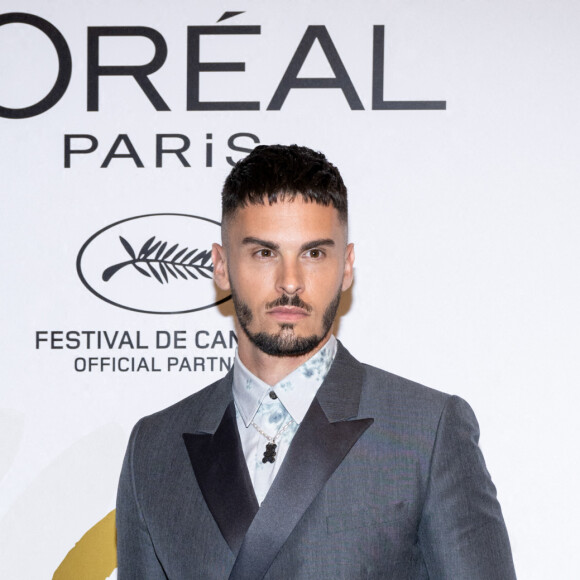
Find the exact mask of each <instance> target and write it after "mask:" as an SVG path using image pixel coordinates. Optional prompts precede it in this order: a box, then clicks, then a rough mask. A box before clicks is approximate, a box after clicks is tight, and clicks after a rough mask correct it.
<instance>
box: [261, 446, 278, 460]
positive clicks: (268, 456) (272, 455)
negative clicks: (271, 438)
mask: <svg viewBox="0 0 580 580" xmlns="http://www.w3.org/2000/svg"><path fill="white" fill-rule="evenodd" d="M276 447H278V446H277V445H276V443H266V451H264V457H263V458H262V463H274V461H275V460H276Z"/></svg>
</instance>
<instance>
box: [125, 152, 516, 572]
mask: <svg viewBox="0 0 580 580" xmlns="http://www.w3.org/2000/svg"><path fill="white" fill-rule="evenodd" d="M222 207H223V221H222V245H218V244H214V246H213V262H214V277H215V281H216V283H217V285H218V286H219V287H220V288H222V289H224V290H229V291H231V294H232V298H233V301H234V306H235V312H236V330H237V334H238V340H239V344H238V352H237V356H236V360H235V363H234V367H233V369H232V371H230V373H228V375H226V377H224V378H223V379H222V380H220V381H218V382H217V383H214V384H213V385H211V386H209V387H207V388H206V389H204V390H202V391H200V392H198V393H196V394H194V395H192V396H191V397H189V398H187V399H185V400H184V401H181V402H180V403H177V404H176V405H174V406H172V407H170V408H168V409H166V410H164V411H161V412H160V413H157V414H155V415H152V416H150V417H146V418H145V419H142V420H141V421H140V422H139V423H138V424H137V425H136V427H135V429H134V430H133V433H132V435H131V440H130V442H129V448H128V450H127V454H126V458H125V463H124V466H123V472H122V474H121V480H120V484H119V496H118V506H117V530H118V553H119V580H126V579H138V580H154V579H155V580H156V579H165V578H169V579H172V580H181V579H186V578H187V579H191V578H199V579H203V580H206V579H207V580H209V579H227V578H230V579H231V580H241V579H247V580H257V579H261V578H267V579H272V580H274V579H280V580H282V579H283V580H286V579H292V578H297V579H319V578H333V579H334V578H342V579H347V580H355V579H358V578H377V579H378V578H381V579H383V578H388V579H394V580H402V579H413V580H419V579H427V578H430V579H452V580H495V579H497V580H509V579H511V578H515V573H514V569H513V564H512V558H511V552H510V546H509V540H508V537H507V532H506V529H505V526H504V523H503V519H502V515H501V510H500V507H499V504H498V502H497V500H496V494H495V488H494V486H493V484H492V482H491V479H490V477H489V474H488V472H487V470H486V468H485V464H484V461H483V457H482V455H481V453H480V451H479V448H478V445H477V441H478V435H479V434H478V426H477V421H476V419H475V417H474V415H473V413H472V411H471V409H470V408H469V406H468V405H467V404H466V403H465V402H464V401H462V400H461V399H459V398H457V397H451V396H449V395H445V394H443V393H440V392H438V391H434V390H432V389H428V388H426V387H422V386H420V385H417V384H415V383H412V382H410V381H407V380H405V379H402V378H400V377H396V376H394V375H391V374H389V373H386V372H384V371H381V370H379V369H376V368H373V367H369V366H367V365H363V364H361V363H359V362H358V361H356V360H355V359H354V358H353V357H352V356H351V355H350V354H349V353H348V351H347V350H346V349H345V348H344V347H343V346H342V345H341V344H340V343H338V341H337V340H336V339H335V338H334V337H333V336H332V334H331V329H332V323H333V320H334V318H335V315H336V311H337V308H338V304H339V300H340V295H341V292H343V291H344V290H346V289H348V288H349V286H350V285H351V282H352V278H353V262H354V249H353V245H352V244H350V243H348V240H347V201H346V188H345V186H344V184H343V182H342V179H341V177H340V174H339V172H338V170H337V169H336V168H335V167H334V166H333V165H332V164H330V163H329V162H328V161H327V160H326V158H325V157H324V156H323V155H322V154H320V153H315V152H314V151H311V150H310V149H307V148H305V147H297V146H295V145H293V146H289V147H285V146H279V145H275V146H259V147H257V148H256V149H255V150H254V151H253V152H252V153H250V154H249V155H248V156H247V157H246V158H245V159H244V160H242V161H240V162H239V163H238V164H237V165H236V167H234V169H233V170H232V172H231V174H230V176H229V177H228V179H227V180H226V182H225V185H224V190H223V194H222Z"/></svg>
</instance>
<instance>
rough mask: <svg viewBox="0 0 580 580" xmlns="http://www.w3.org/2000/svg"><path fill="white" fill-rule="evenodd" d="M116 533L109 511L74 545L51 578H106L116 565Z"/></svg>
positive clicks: (112, 516) (96, 579)
mask: <svg viewBox="0 0 580 580" xmlns="http://www.w3.org/2000/svg"><path fill="white" fill-rule="evenodd" d="M116 536H117V534H116V529H115V510H113V511H112V512H110V513H108V514H107V515H106V516H105V517H104V518H103V519H102V520H101V521H99V522H98V523H96V524H95V525H94V526H93V527H92V528H91V529H90V530H89V531H88V532H87V533H86V534H85V535H84V536H83V537H82V538H81V539H80V540H79V541H78V542H77V543H76V544H75V546H74V548H72V549H71V551H70V552H69V553H68V554H67V555H66V557H65V559H64V560H63V561H62V562H61V564H60V566H59V567H58V568H57V570H56V572H55V573H54V575H53V577H52V580H106V578H108V577H109V576H110V575H111V574H112V573H113V570H114V569H115V568H116V567H117V546H116V544H117V541H116Z"/></svg>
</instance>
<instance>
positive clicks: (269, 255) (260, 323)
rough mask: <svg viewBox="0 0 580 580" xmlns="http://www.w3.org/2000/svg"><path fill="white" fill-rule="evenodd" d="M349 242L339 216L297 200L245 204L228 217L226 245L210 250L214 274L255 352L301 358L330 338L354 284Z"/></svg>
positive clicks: (320, 207) (322, 207)
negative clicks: (229, 295) (344, 297)
mask: <svg viewBox="0 0 580 580" xmlns="http://www.w3.org/2000/svg"><path fill="white" fill-rule="evenodd" d="M346 242H347V240H346V226H345V224H343V223H342V222H341V221H340V219H339V216H338V211H337V210H336V209H335V208H334V207H332V206H328V207H326V206H322V205H318V204H316V203H310V202H305V201H304V200H303V199H302V197H300V196H297V197H296V198H295V199H294V201H278V202H276V203H274V204H273V205H268V204H267V203H266V204H265V205H248V206H247V207H245V208H242V209H239V210H238V211H237V212H236V213H235V215H234V216H232V217H231V218H229V220H228V224H227V232H226V234H225V239H224V247H222V246H219V245H218V244H214V247H213V260H214V277H215V280H216V283H217V284H218V286H220V288H222V289H223V290H230V291H231V292H232V297H233V300H234V307H235V310H236V315H237V318H238V322H239V325H240V327H241V328H242V330H243V332H244V334H245V337H246V338H247V339H249V341H250V342H251V344H252V345H253V347H255V348H257V349H259V350H261V351H262V352H265V353H266V354H269V355H273V356H301V355H304V354H307V353H308V352H310V351H312V350H314V349H315V348H316V347H317V346H318V345H319V344H321V342H323V341H324V340H325V339H326V338H327V337H328V336H329V334H330V330H331V327H332V322H333V320H334V317H335V315H336V310H337V308H338V303H339V300H340V294H341V292H342V291H343V290H346V289H347V288H348V287H349V286H350V285H351V283H352V265H353V260H354V250H353V246H352V244H348V245H347V243H346ZM240 340H243V337H240Z"/></svg>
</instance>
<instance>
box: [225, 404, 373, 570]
mask: <svg viewBox="0 0 580 580" xmlns="http://www.w3.org/2000/svg"><path fill="white" fill-rule="evenodd" d="M372 423H373V419H357V420H354V421H340V422H336V423H330V422H329V421H328V419H327V418H326V415H325V414H324V412H323V411H322V408H321V407H320V404H319V403H318V400H317V399H314V401H313V402H312V405H311V406H310V409H309V410H308V413H307V414H306V417H305V418H304V421H303V422H302V424H301V425H300V428H299V429H298V431H297V432H296V435H295V436H294V439H293V441H292V444H291V445H290V448H289V449H288V453H287V455H286V458H285V459H284V463H283V464H282V466H281V467H280V471H279V472H278V475H277V476H276V479H275V480H274V483H273V484H272V487H271V488H270V491H269V492H268V495H267V496H266V499H265V500H264V502H263V503H262V505H261V506H260V509H259V511H258V513H257V514H256V517H255V518H254V521H253V522H252V524H251V526H250V528H249V529H248V532H247V534H246V538H245V539H244V543H243V544H242V547H241V548H240V551H239V553H238V557H237V559H236V562H235V564H234V567H233V569H232V573H231V574H230V577H229V580H260V579H261V578H263V577H264V575H265V574H266V572H267V571H268V569H269V568H270V565H271V564H272V562H273V560H274V558H275V557H276V555H277V554H278V552H279V551H280V548H281V547H282V546H283V545H284V542H286V540H287V539H288V536H289V535H290V534H291V533H292V530H293V529H294V528H295V527H296V524H297V523H298V522H299V521H300V518H301V517H302V516H303V515H304V512H305V511H306V510H307V509H308V506H310V504H311V503H312V502H313V501H314V498H315V497H316V496H317V495H318V494H319V492H320V490H321V489H322V488H323V487H324V485H325V483H326V482H327V481H328V479H329V477H330V476H331V475H332V474H333V473H334V471H335V470H336V468H337V467H338V466H339V465H340V463H341V462H342V460H343V459H344V458H345V456H346V454H347V453H348V452H349V451H350V449H351V448H352V446H353V445H354V444H355V443H356V442H357V440H358V439H359V438H360V436H361V435H362V434H363V433H364V432H365V431H366V430H367V429H368V428H369V427H370V425H371V424H372Z"/></svg>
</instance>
